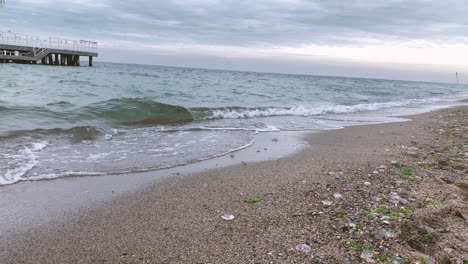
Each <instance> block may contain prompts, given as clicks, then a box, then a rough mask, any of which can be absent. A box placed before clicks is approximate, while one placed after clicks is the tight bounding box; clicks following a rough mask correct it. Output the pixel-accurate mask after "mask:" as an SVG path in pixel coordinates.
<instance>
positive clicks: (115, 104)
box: [78, 98, 193, 125]
mask: <svg viewBox="0 0 468 264" xmlns="http://www.w3.org/2000/svg"><path fill="white" fill-rule="evenodd" d="M78 115H80V117H81V118H83V119H101V118H103V119H108V120H114V121H117V122H120V123H123V124H127V125H132V124H171V123H183V122H190V121H193V117H192V114H191V113H190V111H189V110H188V109H187V108H184V107H182V106H178V105H169V104H163V103H160V102H156V101H151V100H145V99H139V98H120V99H111V100H108V101H104V102H99V103H95V104H91V105H89V106H86V107H83V108H81V109H78Z"/></svg>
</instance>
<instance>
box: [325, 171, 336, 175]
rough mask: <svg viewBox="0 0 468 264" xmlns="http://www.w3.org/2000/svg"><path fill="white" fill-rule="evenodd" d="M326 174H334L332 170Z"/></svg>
mask: <svg viewBox="0 0 468 264" xmlns="http://www.w3.org/2000/svg"><path fill="white" fill-rule="evenodd" d="M327 174H328V175H335V172H334V171H330V172H328V173H327Z"/></svg>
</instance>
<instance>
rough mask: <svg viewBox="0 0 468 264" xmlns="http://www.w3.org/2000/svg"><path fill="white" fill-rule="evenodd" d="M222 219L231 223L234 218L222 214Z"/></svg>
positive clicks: (230, 215)
mask: <svg viewBox="0 0 468 264" xmlns="http://www.w3.org/2000/svg"><path fill="white" fill-rule="evenodd" d="M221 218H222V219H224V220H226V221H231V220H233V219H234V218H236V217H235V216H233V215H232V214H223V215H222V216H221Z"/></svg>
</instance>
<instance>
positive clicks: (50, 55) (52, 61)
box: [49, 54, 54, 65]
mask: <svg viewBox="0 0 468 264" xmlns="http://www.w3.org/2000/svg"><path fill="white" fill-rule="evenodd" d="M53 64H54V59H53V58H52V54H49V65H53Z"/></svg>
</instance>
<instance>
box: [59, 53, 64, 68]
mask: <svg viewBox="0 0 468 264" xmlns="http://www.w3.org/2000/svg"><path fill="white" fill-rule="evenodd" d="M60 65H62V66H63V65H65V55H63V54H60Z"/></svg>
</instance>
